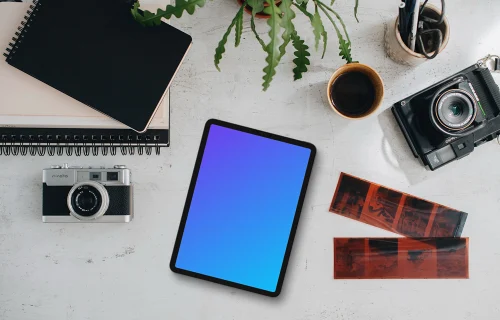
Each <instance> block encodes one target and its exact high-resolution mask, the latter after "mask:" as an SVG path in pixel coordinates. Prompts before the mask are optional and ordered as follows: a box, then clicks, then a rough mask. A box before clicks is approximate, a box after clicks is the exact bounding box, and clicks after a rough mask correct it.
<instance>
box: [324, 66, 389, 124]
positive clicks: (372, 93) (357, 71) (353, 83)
mask: <svg viewBox="0 0 500 320" xmlns="http://www.w3.org/2000/svg"><path fill="white" fill-rule="evenodd" d="M327 96H328V103H329V104H330V107H331V108H332V109H333V110H334V111H335V112H337V113H338V114H339V115H340V116H342V117H344V118H347V119H362V118H366V117H368V116H369V115H371V114H373V113H374V112H375V111H376V110H377V109H378V108H379V107H380V105H381V104H382V100H383V99H384V82H383V81H382V78H381V77H380V75H379V74H378V72H377V71H375V70H374V69H372V68H371V67H369V66H367V65H365V64H362V63H348V64H345V65H343V66H342V67H340V68H339V69H337V71H335V73H334V74H333V75H332V77H331V78H330V81H329V82H328V88H327ZM356 103H359V105H356ZM361 104H362V105H361Z"/></svg>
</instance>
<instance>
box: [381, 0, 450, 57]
mask: <svg viewBox="0 0 500 320" xmlns="http://www.w3.org/2000/svg"><path fill="white" fill-rule="evenodd" d="M424 12H427V13H428V15H429V16H431V17H432V18H434V19H437V18H439V17H440V16H441V10H440V9H439V8H438V7H436V6H434V5H432V4H427V5H426V6H425V9H424ZM398 26H399V17H397V18H396V20H395V22H394V24H392V23H391V24H390V25H389V27H388V28H387V30H386V33H385V41H384V46H385V51H386V53H387V55H388V56H389V57H390V58H391V59H392V60H394V61H395V62H397V63H400V64H403V65H407V66H412V67H415V66H418V65H420V64H422V63H424V62H425V61H427V60H429V59H427V58H426V57H425V56H424V55H423V54H420V53H417V52H414V51H412V50H411V49H410V48H408V47H407V46H406V44H405V43H404V42H403V39H401V35H400V33H399V28H398ZM439 29H440V30H441V32H442V33H443V43H442V44H441V47H439V49H438V50H439V52H441V51H443V50H444V48H446V45H447V44H448V41H449V40H450V24H449V22H448V18H446V17H445V18H444V21H443V23H441V25H439ZM432 54H434V52H431V53H429V55H432Z"/></svg>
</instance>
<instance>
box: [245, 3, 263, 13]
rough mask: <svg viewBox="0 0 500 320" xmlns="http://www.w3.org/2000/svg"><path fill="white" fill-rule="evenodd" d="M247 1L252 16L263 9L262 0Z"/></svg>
mask: <svg viewBox="0 0 500 320" xmlns="http://www.w3.org/2000/svg"><path fill="white" fill-rule="evenodd" d="M247 3H248V5H249V6H250V7H252V15H253V16H255V14H257V13H259V12H262V10H264V0H248V1H247Z"/></svg>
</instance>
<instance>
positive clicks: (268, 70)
mask: <svg viewBox="0 0 500 320" xmlns="http://www.w3.org/2000/svg"><path fill="white" fill-rule="evenodd" d="M266 1H267V3H268V4H269V7H268V8H269V12H270V15H271V16H270V17H269V19H267V24H268V25H269V27H270V29H269V38H270V42H269V44H268V45H267V46H266V53H267V57H266V62H267V66H266V67H265V68H264V70H263V71H264V77H263V78H262V79H263V80H264V83H263V84H262V86H263V88H264V91H266V90H267V89H268V88H269V85H270V84H271V81H272V80H273V77H274V75H275V74H276V67H277V66H278V64H279V61H280V49H279V42H280V41H279V33H280V29H281V27H280V23H281V17H280V14H279V9H278V7H277V6H276V4H275V3H274V0H266Z"/></svg>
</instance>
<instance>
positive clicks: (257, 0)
mask: <svg viewBox="0 0 500 320" xmlns="http://www.w3.org/2000/svg"><path fill="white" fill-rule="evenodd" d="M324 1H328V0H280V1H275V0H241V2H242V5H241V7H240V9H239V10H238V11H237V12H236V15H235V17H234V18H233V20H232V21H231V23H230V24H229V27H228V28H227V30H226V32H225V33H224V35H223V36H222V39H221V41H220V42H219V44H218V46H217V48H216V49H215V56H214V63H215V67H216V68H217V70H219V71H220V67H219V64H220V61H221V59H222V55H223V54H224V52H225V51H226V49H225V46H226V43H227V39H228V37H229V35H230V34H231V31H232V30H233V29H234V30H235V33H236V36H235V46H236V47H238V45H239V44H240V41H241V34H242V31H243V15H244V12H245V9H247V10H249V8H250V9H251V18H250V26H251V29H252V32H253V33H254V35H255V38H256V39H257V41H258V42H259V44H260V45H261V46H262V50H264V51H265V52H266V54H267V57H266V67H265V68H264V70H263V71H264V76H263V84H262V86H263V89H264V91H266V90H267V89H268V88H269V85H270V84H271V81H272V80H273V77H274V75H275V74H276V66H277V65H278V64H279V62H280V60H281V58H282V57H283V56H284V55H285V53H286V49H287V47H288V45H289V44H290V43H291V44H292V47H293V50H294V55H295V59H294V60H293V62H294V64H295V67H294V69H293V74H294V79H295V80H298V79H301V78H302V74H303V73H304V72H307V67H308V66H309V65H310V61H309V58H308V57H309V56H311V53H310V50H309V46H307V45H306V44H305V42H304V40H302V38H301V37H300V36H299V33H298V30H296V29H295V26H294V24H293V19H294V18H295V17H296V13H301V14H304V15H305V16H306V17H307V18H309V20H310V21H311V26H312V28H313V33H314V38H315V49H316V50H318V48H319V44H320V41H322V42H323V52H322V58H323V57H324V56H325V52H326V46H327V40H328V32H327V31H326V29H325V26H324V23H323V18H324V17H326V18H327V19H328V20H329V21H330V22H331V24H332V25H333V28H334V30H335V32H336V34H337V38H338V41H339V49H340V53H339V55H340V56H341V57H342V58H343V59H345V60H346V61H347V63H351V62H353V59H352V56H351V40H350V38H349V34H348V33H347V28H346V26H345V24H344V21H343V20H342V18H341V17H340V15H339V14H338V13H337V12H336V11H335V10H333V9H332V8H331V7H332V6H333V4H334V2H335V0H332V1H331V3H330V4H329V5H328V4H326V3H325V2H324ZM205 2H206V0H175V4H174V5H168V6H167V7H166V8H165V10H163V9H158V10H157V11H156V13H153V12H150V11H141V10H139V8H140V4H139V1H137V2H135V3H134V6H133V8H132V9H131V12H132V15H133V16H134V18H135V19H136V20H137V21H138V22H140V23H141V24H142V25H144V26H155V25H159V24H160V23H161V19H162V18H166V19H170V18H172V16H174V17H176V18H180V17H181V16H182V14H183V13H184V12H187V13H188V14H193V13H194V12H195V10H196V9H197V7H200V8H201V7H203V6H204V5H205ZM357 9H358V0H355V7H354V15H355V17H356V19H357ZM259 13H264V14H266V15H268V16H269V17H268V19H267V24H268V26H269V33H268V35H269V42H267V43H266V42H265V41H264V40H263V39H262V38H261V37H260V36H259V34H258V33H257V31H256V29H255V17H256V15H257V14H259ZM338 23H340V25H341V28H340V27H339V25H338Z"/></svg>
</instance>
